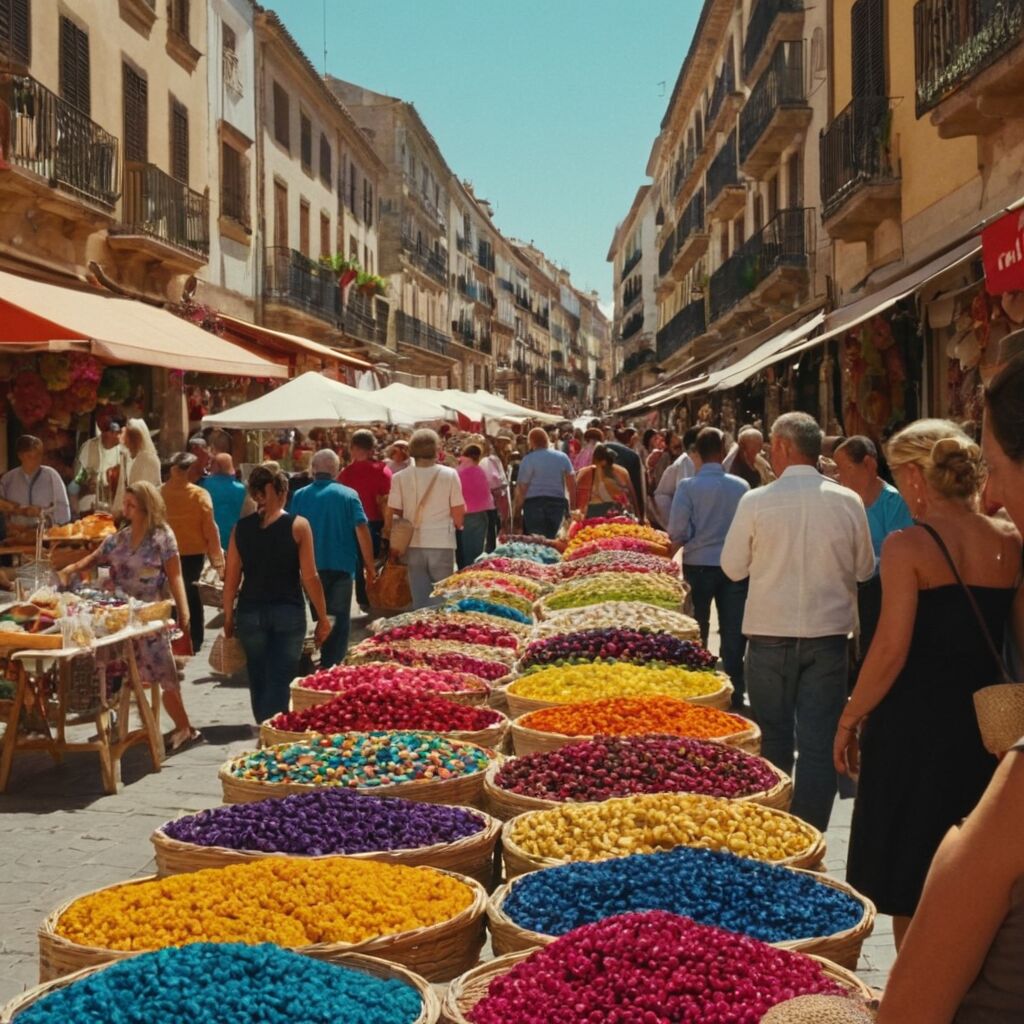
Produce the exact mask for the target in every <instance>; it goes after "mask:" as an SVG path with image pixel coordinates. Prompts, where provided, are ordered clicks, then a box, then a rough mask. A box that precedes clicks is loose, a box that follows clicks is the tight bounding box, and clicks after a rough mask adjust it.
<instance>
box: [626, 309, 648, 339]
mask: <svg viewBox="0 0 1024 1024" xmlns="http://www.w3.org/2000/svg"><path fill="white" fill-rule="evenodd" d="M643 325H644V313H643V310H638V311H637V312H636V313H634V314H633V315H632V316H631V317H630V318H629V319H628V320H627V321H626V322H625V323H624V324H623V325H622V331H621V334H620V337H621V339H622V340H623V341H628V340H629V339H630V338H632V337H633V335H634V334H636V332H637V331H639V330H640V329H641V328H642V327H643Z"/></svg>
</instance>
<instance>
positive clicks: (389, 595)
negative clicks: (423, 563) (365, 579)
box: [366, 562, 412, 612]
mask: <svg viewBox="0 0 1024 1024" xmlns="http://www.w3.org/2000/svg"><path fill="white" fill-rule="evenodd" d="M366 596H367V598H368V599H369V602H370V607H372V608H379V609H380V610H381V611H384V612H395V611H400V610H401V609H402V608H407V607H408V606H409V605H410V604H412V591H411V590H410V589H409V570H408V569H406V567H405V566H404V565H400V564H399V563H398V562H385V563H384V568H383V569H381V571H380V574H379V575H378V576H377V578H376V579H374V580H373V582H371V583H367V585H366Z"/></svg>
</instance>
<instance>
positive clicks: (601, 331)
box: [577, 291, 611, 410]
mask: <svg viewBox="0 0 1024 1024" xmlns="http://www.w3.org/2000/svg"><path fill="white" fill-rule="evenodd" d="M577 297H578V299H579V303H580V330H579V339H580V348H581V352H580V355H579V371H578V372H579V379H580V381H581V390H580V395H579V400H578V405H579V408H580V410H587V409H591V410H596V409H600V408H603V407H604V401H603V398H604V396H603V388H604V384H605V382H606V381H607V379H608V365H607V364H608V359H609V344H610V340H611V325H610V324H609V322H608V318H607V317H606V316H605V315H604V311H603V310H602V309H601V303H600V296H599V295H598V293H597V292H596V291H592V292H588V293H586V294H584V293H582V292H577Z"/></svg>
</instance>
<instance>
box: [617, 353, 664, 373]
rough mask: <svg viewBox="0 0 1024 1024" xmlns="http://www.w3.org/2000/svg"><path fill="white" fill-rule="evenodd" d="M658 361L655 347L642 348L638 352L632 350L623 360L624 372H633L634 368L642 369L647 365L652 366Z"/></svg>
mask: <svg viewBox="0 0 1024 1024" xmlns="http://www.w3.org/2000/svg"><path fill="white" fill-rule="evenodd" d="M657 361H658V355H657V353H656V352H655V351H654V349H653V348H642V349H640V350H639V351H638V352H631V353H630V354H629V355H628V356H626V358H625V359H624V360H623V362H622V372H623V373H632V372H633V371H634V370H641V369H643V368H644V367H645V366H652V365H653V364H654V363H656V362H657Z"/></svg>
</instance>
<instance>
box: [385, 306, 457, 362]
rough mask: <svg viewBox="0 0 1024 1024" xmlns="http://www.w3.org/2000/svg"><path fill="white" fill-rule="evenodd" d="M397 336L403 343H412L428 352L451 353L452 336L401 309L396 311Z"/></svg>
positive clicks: (445, 354)
mask: <svg viewBox="0 0 1024 1024" xmlns="http://www.w3.org/2000/svg"><path fill="white" fill-rule="evenodd" d="M395 338H396V340H397V341H399V342H400V343H402V344H405V345H412V346H413V347H414V348H421V349H424V350H425V351H427V352H436V353H437V354H438V355H441V356H447V355H449V352H448V346H449V345H450V344H451V338H449V337H448V335H447V334H444V333H443V332H442V331H439V330H438V329H437V328H436V327H431V326H430V324H425V323H424V322H423V321H422V320H417V319H416V317H414V316H409V314H408V313H403V312H402V311H401V310H400V309H399V310H396V311H395Z"/></svg>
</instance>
